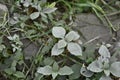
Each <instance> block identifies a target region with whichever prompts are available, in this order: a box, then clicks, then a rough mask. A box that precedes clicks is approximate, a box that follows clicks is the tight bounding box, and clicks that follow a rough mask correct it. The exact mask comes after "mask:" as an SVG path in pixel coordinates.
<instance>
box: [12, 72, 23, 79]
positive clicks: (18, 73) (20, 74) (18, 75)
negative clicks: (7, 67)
mask: <svg viewBox="0 0 120 80" xmlns="http://www.w3.org/2000/svg"><path fill="white" fill-rule="evenodd" d="M14 76H16V77H17V78H25V75H24V73H23V72H20V71H17V72H16V73H15V74H14Z"/></svg>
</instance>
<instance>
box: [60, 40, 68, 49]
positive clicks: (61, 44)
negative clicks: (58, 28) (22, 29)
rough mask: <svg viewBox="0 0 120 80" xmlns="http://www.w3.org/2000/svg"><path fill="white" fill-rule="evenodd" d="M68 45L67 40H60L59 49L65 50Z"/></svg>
mask: <svg viewBox="0 0 120 80" xmlns="http://www.w3.org/2000/svg"><path fill="white" fill-rule="evenodd" d="M66 45H67V42H66V41H65V40H59V41H58V48H59V49H60V48H64V47H65V46H66Z"/></svg>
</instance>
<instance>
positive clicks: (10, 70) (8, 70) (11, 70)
mask: <svg viewBox="0 0 120 80" xmlns="http://www.w3.org/2000/svg"><path fill="white" fill-rule="evenodd" d="M4 71H5V72H6V73H7V74H9V75H11V74H13V73H14V72H15V71H14V70H13V69H11V68H8V69H5V70H4Z"/></svg>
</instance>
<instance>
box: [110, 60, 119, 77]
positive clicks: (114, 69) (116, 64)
mask: <svg viewBox="0 0 120 80" xmlns="http://www.w3.org/2000/svg"><path fill="white" fill-rule="evenodd" d="M110 72H111V73H112V74H113V75H114V76H116V77H120V62H114V63H112V64H111V67H110Z"/></svg>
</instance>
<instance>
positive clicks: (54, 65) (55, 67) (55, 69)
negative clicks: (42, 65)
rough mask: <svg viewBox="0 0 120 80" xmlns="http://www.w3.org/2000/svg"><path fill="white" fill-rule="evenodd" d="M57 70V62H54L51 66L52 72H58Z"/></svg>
mask: <svg viewBox="0 0 120 80" xmlns="http://www.w3.org/2000/svg"><path fill="white" fill-rule="evenodd" d="M58 70H59V66H58V64H57V62H54V64H53V71H54V72H58Z"/></svg>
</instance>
